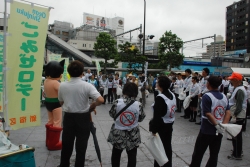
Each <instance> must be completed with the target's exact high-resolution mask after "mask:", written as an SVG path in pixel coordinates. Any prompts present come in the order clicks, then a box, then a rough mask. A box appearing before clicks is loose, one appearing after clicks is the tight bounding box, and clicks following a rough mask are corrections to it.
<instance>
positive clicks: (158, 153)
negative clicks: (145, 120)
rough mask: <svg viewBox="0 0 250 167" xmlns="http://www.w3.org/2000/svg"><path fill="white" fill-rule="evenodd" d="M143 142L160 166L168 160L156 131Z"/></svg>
mask: <svg viewBox="0 0 250 167" xmlns="http://www.w3.org/2000/svg"><path fill="white" fill-rule="evenodd" d="M144 144H145V146H146V148H147V149H148V151H149V152H150V153H151V154H152V156H153V157H154V159H155V160H156V161H157V163H158V164H159V165H160V166H163V165H164V164H166V163H167V162H168V157H167V156H166V153H165V150H164V147H163V144H162V141H161V138H160V136H159V135H158V133H156V136H153V135H151V136H149V138H148V140H147V141H146V142H145V143H144Z"/></svg>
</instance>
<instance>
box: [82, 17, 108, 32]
mask: <svg viewBox="0 0 250 167" xmlns="http://www.w3.org/2000/svg"><path fill="white" fill-rule="evenodd" d="M111 21H112V20H111V19H110V18H107V17H103V16H98V15H93V14H89V13H83V24H87V25H91V26H95V27H101V28H111Z"/></svg>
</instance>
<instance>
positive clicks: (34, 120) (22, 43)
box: [6, 1, 49, 130]
mask: <svg viewBox="0 0 250 167" xmlns="http://www.w3.org/2000/svg"><path fill="white" fill-rule="evenodd" d="M10 15H11V17H10V19H9V21H8V33H10V34H11V36H9V37H8V39H7V43H8V45H7V67H8V69H9V70H8V71H7V75H6V76H7V94H8V118H9V125H10V126H11V128H12V129H14V130H15V129H19V128H24V127H30V126H39V125H40V122H41V119H40V89H41V81H42V80H41V78H42V77H41V76H42V69H43V60H44V49H45V47H44V46H45V40H46V35H47V30H48V19H49V9H48V8H42V7H38V6H35V5H34V4H33V5H31V4H26V3H20V2H16V1H13V2H12V3H11V4H10Z"/></svg>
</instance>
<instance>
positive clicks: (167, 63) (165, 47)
mask: <svg viewBox="0 0 250 167" xmlns="http://www.w3.org/2000/svg"><path fill="white" fill-rule="evenodd" d="M182 46H183V41H182V40H181V39H180V38H179V37H178V36H177V35H176V34H173V33H172V32H171V31H166V32H165V33H164V34H163V35H162V37H161V38H160V42H159V48H158V49H159V56H158V57H159V60H160V62H159V66H160V67H161V68H165V69H167V70H169V71H170V70H171V68H173V67H179V66H180V65H181V64H182V63H183V58H184V55H183V54H181V53H180V49H181V48H182Z"/></svg>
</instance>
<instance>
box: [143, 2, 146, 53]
mask: <svg viewBox="0 0 250 167" xmlns="http://www.w3.org/2000/svg"><path fill="white" fill-rule="evenodd" d="M143 24H144V25H143V43H142V55H143V56H144V55H145V27H146V0H144V23H143Z"/></svg>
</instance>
